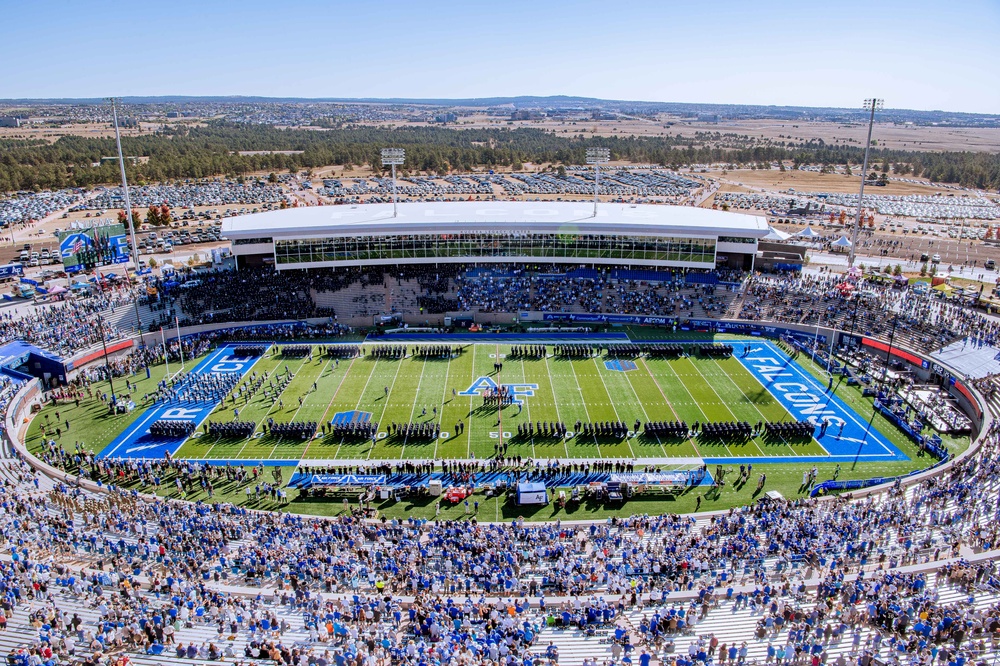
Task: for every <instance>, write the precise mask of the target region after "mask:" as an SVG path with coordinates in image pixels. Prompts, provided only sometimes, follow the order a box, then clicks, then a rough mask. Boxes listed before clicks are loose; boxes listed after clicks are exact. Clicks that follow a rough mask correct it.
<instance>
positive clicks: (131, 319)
mask: <svg viewBox="0 0 1000 666" xmlns="http://www.w3.org/2000/svg"><path fill="white" fill-rule="evenodd" d="M135 310H136V308H135V305H134V304H132V303H128V304H126V305H119V306H118V307H116V308H113V309H111V310H109V311H108V312H107V313H106V315H105V318H106V319H107V321H108V323H109V324H111V326H113V327H114V328H116V329H118V330H119V331H121V332H122V333H123V334H125V335H134V334H135V332H136V314H135ZM159 320H160V316H159V313H156V312H153V311H152V310H150V308H149V306H148V305H140V306H139V322H140V326H139V328H140V329H141V330H142V331H148V330H149V326H150V324H152V323H154V322H158V321H159Z"/></svg>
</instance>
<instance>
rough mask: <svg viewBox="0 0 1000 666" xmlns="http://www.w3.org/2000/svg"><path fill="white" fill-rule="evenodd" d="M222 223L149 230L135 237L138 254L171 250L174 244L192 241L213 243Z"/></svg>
mask: <svg viewBox="0 0 1000 666" xmlns="http://www.w3.org/2000/svg"><path fill="white" fill-rule="evenodd" d="M221 233H222V225H212V226H210V227H205V228H202V229H195V230H191V229H180V230H174V229H171V230H168V231H163V232H156V231H151V232H149V233H148V234H146V235H145V236H141V235H140V238H137V239H136V242H137V243H138V245H139V253H140V254H154V253H157V252H172V251H173V249H174V246H177V245H191V244H192V243H214V242H216V241H218V240H219V238H220V234H221Z"/></svg>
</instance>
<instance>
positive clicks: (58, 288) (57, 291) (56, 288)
mask: <svg viewBox="0 0 1000 666" xmlns="http://www.w3.org/2000/svg"><path fill="white" fill-rule="evenodd" d="M65 291H66V287H64V286H62V285H60V284H57V285H56V286H54V287H52V288H51V289H49V293H50V294H61V293H63V292H65Z"/></svg>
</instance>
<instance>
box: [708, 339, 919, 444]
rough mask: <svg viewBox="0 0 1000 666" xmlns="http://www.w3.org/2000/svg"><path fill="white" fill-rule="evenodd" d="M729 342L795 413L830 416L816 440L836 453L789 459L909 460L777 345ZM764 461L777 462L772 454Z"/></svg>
mask: <svg viewBox="0 0 1000 666" xmlns="http://www.w3.org/2000/svg"><path fill="white" fill-rule="evenodd" d="M727 344H731V345H732V346H733V349H734V351H733V356H734V357H735V358H737V359H739V361H740V363H742V364H743V367H745V368H746V369H747V370H749V371H750V373H751V374H752V375H753V376H754V377H756V378H757V381H759V382H760V383H761V385H762V386H764V388H766V389H767V391H768V393H770V394H771V395H772V396H774V398H775V399H776V400H777V401H778V402H780V403H781V404H782V405H783V406H784V407H785V409H787V410H788V411H789V413H790V414H791V415H792V417H793V418H795V419H798V420H802V421H809V422H811V423H813V424H814V425H816V426H817V427H818V426H819V425H820V424H822V422H823V420H824V419H826V420H828V421H829V423H830V425H829V427H828V428H827V431H826V434H825V435H822V436H821V435H820V430H819V429H817V430H816V440H817V441H818V442H819V443H820V445H821V446H822V447H823V448H824V449H826V450H827V452H828V453H829V454H830V457H828V458H809V459H808V460H806V459H805V458H802V457H796V458H792V459H790V460H789V461H788V462H840V461H844V460H853V459H854V458H855V457H857V458H859V459H861V460H909V457H908V456H907V455H906V454H904V453H903V452H902V451H900V450H899V449H897V448H896V447H895V446H894V445H893V444H892V442H890V441H889V440H887V439H886V438H885V437H884V436H883V435H882V434H881V433H879V432H878V431H877V430H875V429H874V428H872V429H871V430H868V419H865V418H862V417H861V416H859V415H858V414H857V413H856V412H855V411H854V410H853V409H851V408H850V407H848V406H847V404H846V403H844V402H843V401H842V400H841V399H840V398H838V397H837V396H836V395H834V394H832V393H828V392H827V387H826V386H824V385H823V384H822V383H820V382H818V381H817V380H816V378H815V377H813V376H812V375H811V374H809V373H808V372H807V371H806V370H804V369H803V368H801V367H800V366H799V364H798V363H796V362H795V361H793V360H791V358H789V357H788V355H787V354H785V353H784V352H783V351H781V349H779V348H778V347H777V346H776V345H774V344H772V343H770V342H767V341H764V340H753V341H747V342H739V341H728V340H727ZM744 350H746V355H744ZM841 424H842V426H843V427H841ZM866 430H868V435H867V436H866V435H865V431H866ZM720 462H721V461H720ZM731 462H735V461H731ZM761 462H777V461H776V460H775V459H773V458H770V459H766V460H761Z"/></svg>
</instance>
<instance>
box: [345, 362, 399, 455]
mask: <svg viewBox="0 0 1000 666" xmlns="http://www.w3.org/2000/svg"><path fill="white" fill-rule="evenodd" d="M404 360H405V359H402V358H399V359H396V374H394V375H393V376H392V382H390V383H389V392H388V393H386V394H385V401H384V402H383V403H382V412H381V413H380V414H379V415H378V422H379V427H382V425H385V424H383V423H382V419H383V418H384V417H385V410H386V409H388V407H389V396H391V395H392V389H393V388H395V386H396V377H399V369H400V368H401V367H403V361H404ZM380 361H381V359H375V369H373V370H372V374H370V375H368V381H367V382H365V388H364V389H362V390H361V396H360V397H359V398H358V404H357V406H356V407H355V408H354V409H355V411H357V410H358V409H359V408H360V407H361V401H362V400H363V399H364V397H365V391H366V390H368V384H369V383H370V382H371V380H372V377H374V376H375V370H377V369H378V364H379V363H380ZM372 416H373V417H374V416H375V411H374V410H372ZM385 434H386V437H388V436H389V426H388V425H386V428H385ZM375 437H376V440H375V441H378V439H377V438H378V433H377V432H376V433H375ZM343 446H344V440H343V439H341V440H340V444H339V445H338V446H337V455H338V456H339V455H340V449H341V448H342V447H343ZM374 450H375V445H374V444H372V447H371V448H370V449H368V455H367V456H366V459H368V460H371V457H372V451H374Z"/></svg>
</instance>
